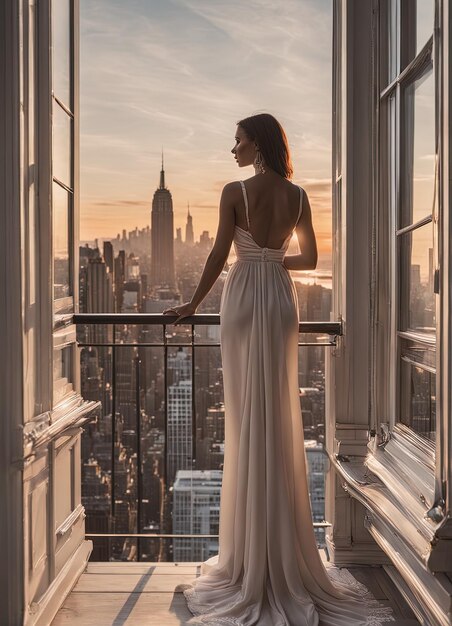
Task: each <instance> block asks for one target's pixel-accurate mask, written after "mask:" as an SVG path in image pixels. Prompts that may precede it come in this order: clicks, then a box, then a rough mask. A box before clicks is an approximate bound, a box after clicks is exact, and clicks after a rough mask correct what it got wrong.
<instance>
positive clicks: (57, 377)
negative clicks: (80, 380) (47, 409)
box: [53, 346, 74, 404]
mask: <svg viewBox="0 0 452 626" xmlns="http://www.w3.org/2000/svg"><path fill="white" fill-rule="evenodd" d="M73 359H74V346H66V347H65V348H58V349H55V350H54V351H53V401H54V403H55V404H56V403H57V402H59V401H60V400H62V399H63V398H64V396H65V395H66V394H67V393H69V392H70V391H72V383H73V379H74V376H73V371H74V366H73Z"/></svg>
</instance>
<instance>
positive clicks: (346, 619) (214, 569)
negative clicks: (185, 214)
mask: <svg viewBox="0 0 452 626" xmlns="http://www.w3.org/2000/svg"><path fill="white" fill-rule="evenodd" d="M241 186H242V191H243V197H244V203H245V210H246V219H247V224H248V230H243V229H242V228H240V227H239V226H237V225H236V227H235V233H234V247H235V252H236V258H237V260H236V262H235V263H233V265H232V266H231V267H230V269H229V272H228V275H227V278H226V281H225V284H224V288H223V293H222V297H221V305H220V324H221V327H220V345H221V356H222V365H223V384H224V405H225V451H224V466H223V482H222V489H221V500H220V528H219V553H218V554H217V555H215V556H213V557H211V558H209V559H208V560H207V561H204V563H202V564H201V575H200V576H198V577H197V578H196V579H195V580H193V581H192V583H191V584H190V585H188V586H186V587H185V589H183V592H184V595H185V598H186V601H187V605H188V608H189V609H190V611H191V613H192V614H193V615H194V616H195V617H192V618H190V620H189V621H188V622H187V623H188V624H209V625H210V626H220V625H221V626H223V625H235V626H360V625H364V624H367V625H368V626H370V625H377V624H381V623H382V622H384V621H393V617H392V616H391V612H390V609H388V608H386V607H380V606H379V604H378V602H377V601H376V600H375V599H374V598H373V596H372V595H371V594H370V592H369V591H368V590H367V588H366V587H365V586H364V585H362V584H361V583H359V582H358V581H357V580H356V579H355V578H354V577H353V576H352V575H351V574H350V573H349V572H348V571H347V570H341V569H339V568H337V567H333V566H330V565H329V564H328V563H326V564H324V563H323V562H322V560H321V557H320V554H319V549H318V547H317V543H316V538H315V534H314V528H313V525H312V514H311V505H310V499H309V491H308V481H307V461H306V452H305V448H304V437H303V425H302V414H301V407H300V398H299V386H298V323H299V321H298V320H299V317H298V299H297V292H296V290H295V285H294V282H293V279H292V278H291V276H290V273H289V271H288V270H287V269H286V268H285V267H284V266H283V264H282V261H283V258H284V255H285V254H286V252H287V248H288V246H289V242H290V238H291V236H292V233H290V234H289V235H288V236H287V239H286V240H285V241H284V243H283V245H282V246H281V248H279V249H275V248H262V247H261V246H259V245H258V244H257V243H256V241H255V240H254V238H253V236H252V234H251V232H250V220H249V211H248V200H247V193H246V187H245V184H244V183H243V182H242V181H241ZM299 189H300V204H299V210H298V216H297V222H296V224H297V223H298V220H299V219H300V215H301V212H302V197H303V189H302V188H301V187H300V188H299ZM294 229H295V227H294Z"/></svg>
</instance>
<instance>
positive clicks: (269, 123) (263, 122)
mask: <svg viewBox="0 0 452 626" xmlns="http://www.w3.org/2000/svg"><path fill="white" fill-rule="evenodd" d="M237 124H238V125H239V126H240V127H241V128H243V130H244V131H245V133H246V136H247V137H248V139H250V140H251V141H255V142H256V143H257V145H258V146H259V150H260V152H261V154H262V156H263V157H264V161H265V163H266V164H267V165H268V167H270V168H271V169H272V170H274V171H275V172H277V173H278V174H280V175H281V176H282V177H283V178H289V179H291V178H292V174H293V167H292V160H291V158H290V150H289V144H288V142H287V137H286V133H285V132H284V129H283V127H282V126H281V124H280V123H279V122H278V120H277V119H276V118H274V117H273V115H270V113H258V114H257V115H251V116H250V117H245V118H244V119H243V120H240V122H237Z"/></svg>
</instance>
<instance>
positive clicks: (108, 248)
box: [104, 241, 114, 276]
mask: <svg viewBox="0 0 452 626" xmlns="http://www.w3.org/2000/svg"><path fill="white" fill-rule="evenodd" d="M113 257H114V251H113V244H112V243H111V241H104V261H105V264H106V266H107V267H108V270H109V272H110V274H111V275H112V276H113Z"/></svg>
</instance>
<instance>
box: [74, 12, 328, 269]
mask: <svg viewBox="0 0 452 626" xmlns="http://www.w3.org/2000/svg"><path fill="white" fill-rule="evenodd" d="M80 6H81V96H80V106H81V241H82V243H84V242H85V241H92V240H93V239H94V238H95V237H99V238H105V237H114V236H116V234H117V233H118V232H120V231H122V229H123V228H125V229H127V230H132V229H133V228H135V226H138V227H139V228H141V227H143V226H146V225H148V224H149V225H150V223H151V203H152V197H153V194H154V191H155V189H156V187H157V186H158V182H159V172H160V161H161V150H162V147H163V150H164V154H165V171H166V184H167V187H168V188H169V189H170V191H171V193H172V197H173V205H174V227H175V229H176V228H177V227H182V236H183V238H184V237H185V223H186V215H187V203H188V202H189V203H190V211H191V213H192V215H193V224H194V231H195V239H196V240H197V239H199V235H200V233H201V231H202V230H208V231H209V232H210V235H211V236H215V234H216V230H217V224H218V202H219V198H220V192H221V189H222V187H223V185H224V184H225V183H227V182H228V181H231V180H240V179H246V178H249V177H251V176H253V175H254V170H253V168H252V167H249V168H243V169H239V168H238V167H237V165H236V163H235V161H234V160H233V156H232V154H231V152H230V150H231V148H232V147H233V145H234V134H235V129H236V122H237V121H238V120H239V119H240V118H242V117H246V116H248V115H251V114H253V113H258V112H263V111H265V112H269V113H272V114H273V115H275V116H276V117H277V118H278V119H279V120H280V122H281V123H282V125H283V126H284V128H285V130H286V132H287V135H288V139H289V144H290V147H291V150H292V158H293V162H294V170H295V174H294V179H293V180H294V182H296V183H298V184H300V185H301V186H302V187H304V188H305V189H306V191H307V192H308V194H309V198H310V202H311V207H312V212H313V221H314V228H315V231H316V234H317V240H318V245H319V251H320V252H321V253H323V254H326V256H328V254H329V252H330V249H331V180H330V177H331V37H332V23H331V17H332V2H331V0H285V2H280V3H275V2H274V1H273V0H249V1H247V2H239V1H238V0H228V1H223V0H164V1H162V0H129V1H128V2H127V3H125V2H123V1H121V2H120V1H118V0H81V3H80Z"/></svg>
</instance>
